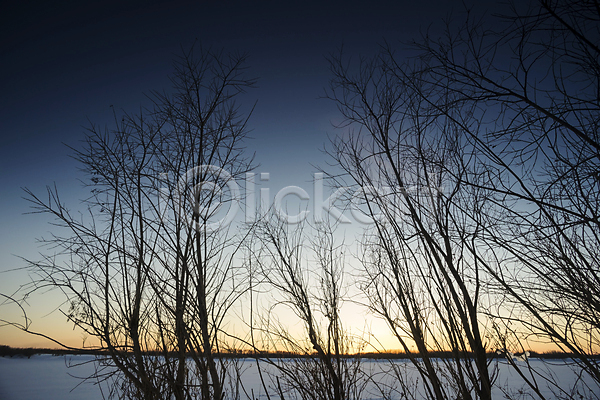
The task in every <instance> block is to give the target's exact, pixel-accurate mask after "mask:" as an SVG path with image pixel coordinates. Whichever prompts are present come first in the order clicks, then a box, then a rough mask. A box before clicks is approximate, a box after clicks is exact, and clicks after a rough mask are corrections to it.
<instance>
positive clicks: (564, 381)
mask: <svg viewBox="0 0 600 400" xmlns="http://www.w3.org/2000/svg"><path fill="white" fill-rule="evenodd" d="M91 360H93V357H91V356H67V357H63V356H60V357H57V356H50V355H38V356H33V357H31V358H9V357H0V399H2V400H24V399H28V400H38V399H40V400H42V399H44V400H54V399H66V400H68V399H86V400H96V399H102V398H103V393H102V392H101V391H100V388H99V387H98V386H97V385H94V384H93V383H90V382H83V381H82V378H84V377H86V376H89V375H90V374H91V373H92V372H93V371H94V363H92V362H90V361H91ZM529 362H530V365H531V366H532V367H533V368H534V369H536V370H538V371H540V372H543V373H544V376H550V377H551V379H552V380H553V381H555V382H557V383H560V386H561V388H563V389H565V390H566V389H567V388H570V387H571V386H572V385H573V383H575V381H576V379H577V378H576V374H575V373H574V372H573V371H572V370H571V368H570V367H569V366H568V365H566V364H565V361H564V360H545V361H541V360H535V359H531V360H529ZM391 363H393V365H394V366H395V367H398V368H400V370H402V371H404V373H405V376H411V375H413V374H414V373H415V371H414V368H412V366H411V365H410V363H409V362H408V361H404V360H398V361H393V362H392V361H388V360H364V361H363V368H364V370H365V371H369V376H371V377H372V382H371V383H369V384H368V387H367V389H366V390H365V393H364V398H365V399H377V398H381V394H379V395H378V393H377V389H376V386H377V385H381V386H382V387H383V386H386V387H389V385H390V384H392V385H393V383H394V379H392V378H391V376H390V375H389V374H388V373H387V372H386V371H389V369H390V365H391ZM519 364H520V365H521V366H525V363H523V362H519ZM243 365H244V368H243V370H244V374H243V377H242V380H243V383H244V387H245V389H246V391H247V392H248V393H249V394H250V393H253V394H254V396H255V397H258V398H265V397H264V396H263V395H262V391H261V389H260V381H259V379H258V374H257V368H256V363H255V361H254V360H251V359H248V360H244V363H243ZM261 365H263V363H261ZM69 366H70V367H69ZM266 368H267V369H268V368H269V367H266ZM271 368H272V367H271ZM498 371H499V376H498V379H497V381H496V388H495V389H494V398H497V399H503V398H506V397H505V393H503V391H502V390H501V389H500V388H501V387H502V388H504V389H505V390H506V389H508V391H509V392H510V393H511V394H512V395H513V396H514V398H523V392H521V390H522V389H525V385H524V382H523V379H522V378H520V377H519V376H518V374H517V373H516V372H515V371H514V370H513V369H512V368H511V367H509V366H508V365H507V364H506V362H500V363H499V364H498ZM415 377H416V375H415ZM538 381H541V380H540V378H539V377H538ZM587 383H590V382H587ZM541 386H542V387H544V388H545V389H544V390H543V394H544V395H545V396H547V397H548V398H554V397H555V396H554V395H553V393H552V391H551V390H549V389H548V388H546V385H544V384H543V383H542V384H541ZM595 389H596V390H597V389H598V388H597V386H596V387H595ZM595 389H593V391H594V392H596V393H598V392H597V391H596V390H595ZM573 394H575V393H573ZM511 397H512V396H511ZM574 397H577V398H578V397H579V396H578V395H576V394H575V396H574ZM585 397H587V396H584V398H585ZM528 398H531V397H528Z"/></svg>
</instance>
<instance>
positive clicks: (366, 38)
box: [0, 0, 486, 346]
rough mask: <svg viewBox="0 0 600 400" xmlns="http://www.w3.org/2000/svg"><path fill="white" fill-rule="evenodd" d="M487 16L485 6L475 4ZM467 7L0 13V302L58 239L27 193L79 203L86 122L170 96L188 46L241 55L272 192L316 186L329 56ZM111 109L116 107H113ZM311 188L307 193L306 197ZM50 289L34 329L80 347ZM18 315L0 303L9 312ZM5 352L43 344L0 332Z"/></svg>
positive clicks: (115, 7)
mask: <svg viewBox="0 0 600 400" xmlns="http://www.w3.org/2000/svg"><path fill="white" fill-rule="evenodd" d="M479 6H480V7H482V8H484V9H485V7H486V5H485V4H484V5H479ZM461 9H462V2H455V3H453V2H448V1H438V0H423V1H419V2H412V1H411V2H404V1H370V2H351V1H344V2H329V3H326V4H324V3H317V2H306V1H304V2H295V3H294V2H283V1H279V2H274V1H264V2H250V1H245V2H232V1H219V2H192V1H189V2H188V1H172V2H162V1H144V2H142V1H134V2H127V1H125V2H119V3H117V2H112V3H111V2H80V1H79V2H75V1H73V2H61V3H60V5H56V4H52V2H13V3H12V4H10V5H8V6H3V11H2V16H1V17H0V32H1V33H0V59H1V60H2V62H1V63H0V70H1V71H0V82H1V83H0V171H1V174H0V184H1V188H2V189H1V191H0V204H1V205H2V207H1V208H0V221H1V224H0V293H12V292H14V291H15V290H16V289H17V288H18V287H19V285H21V284H24V283H27V282H29V279H30V278H29V277H28V275H27V273H26V272H24V271H23V270H20V268H22V267H23V266H24V265H25V262H24V261H22V260H21V259H20V257H25V258H28V257H29V258H36V254H37V253H38V252H39V251H40V248H39V246H38V244H37V243H36V238H38V237H40V236H45V235H47V234H48V232H50V231H51V226H49V225H48V223H47V222H48V220H47V219H46V218H45V217H44V216H40V215H31V214H27V213H28V211H30V210H29V208H28V203H27V201H25V200H24V199H23V196H24V192H23V188H28V189H31V190H32V191H33V192H34V193H38V194H43V193H44V190H45V187H46V185H54V184H56V186H57V187H58V189H59V191H60V193H61V194H62V197H63V199H64V200H66V201H67V203H70V204H74V205H75V206H76V205H77V204H78V199H79V198H81V196H82V193H83V192H82V187H81V183H80V181H79V179H81V178H82V177H83V176H82V174H81V173H80V172H79V171H78V165H77V163H76V162H75V161H74V160H73V159H71V158H70V157H69V156H70V154H72V151H71V150H70V149H69V147H68V146H71V147H77V146H78V145H79V143H80V141H81V140H82V139H83V138H84V134H85V129H86V128H87V127H89V126H90V123H94V124H98V125H100V126H104V125H106V124H110V122H111V118H112V114H111V113H112V110H113V108H114V109H116V110H118V112H119V111H120V110H124V111H127V112H136V111H137V110H139V109H140V106H143V105H147V104H148V99H147V97H146V94H147V93H149V92H150V91H151V90H163V89H168V88H169V80H168V75H169V73H171V72H172V60H173V57H174V56H175V55H179V54H181V48H184V49H186V48H189V47H190V46H191V45H192V44H194V43H200V44H201V45H202V46H205V47H212V48H223V49H224V50H225V51H227V52H235V51H243V52H247V53H248V55H249V62H248V65H249V67H250V75H253V76H256V77H258V79H259V80H258V85H257V86H258V87H257V88H256V89H253V90H252V91H250V92H249V93H248V95H247V96H246V97H245V98H246V99H247V101H251V102H253V101H257V106H256V109H255V112H254V114H253V116H252V118H251V120H250V125H249V126H250V128H251V129H252V132H251V135H250V136H251V137H252V138H253V139H252V140H250V141H249V142H248V143H247V144H248V149H249V151H254V152H255V153H256V161H257V163H258V164H259V167H258V168H257V170H256V172H257V173H261V172H268V173H270V179H271V180H270V182H269V183H270V184H271V185H273V186H272V193H275V191H276V190H278V188H281V187H284V186H287V185H297V186H300V187H303V188H304V187H306V188H307V191H310V190H311V189H312V177H313V175H312V174H313V173H314V172H316V171H317V168H316V167H315V166H319V165H320V166H325V165H326V164H327V157H326V156H325V155H324V154H323V152H322V149H323V147H324V145H325V143H326V142H327V140H328V139H327V138H328V136H332V135H334V134H335V133H336V130H335V128H334V127H333V125H332V122H335V121H336V119H337V118H339V116H338V114H337V111H336V108H335V105H334V104H333V103H332V102H330V101H328V100H325V99H323V98H322V95H323V94H324V88H325V87H326V86H327V84H328V79H329V71H328V66H327V60H326V57H327V55H328V54H331V53H335V52H336V51H337V50H339V48H340V46H342V45H343V46H344V49H345V51H347V52H348V53H349V54H354V55H359V54H367V55H368V54H372V53H373V52H374V51H376V49H377V46H378V44H379V43H382V42H383V41H384V40H387V41H388V42H390V43H395V42H399V41H406V40H409V39H410V38H412V37H416V36H418V35H419V34H420V33H422V32H425V31H426V30H427V29H431V30H432V31H435V29H437V28H438V27H440V26H441V22H442V19H443V18H444V17H447V16H449V15H450V14H451V12H452V11H453V10H454V11H455V12H456V10H461ZM111 106H112V107H113V108H111ZM311 193H312V192H311ZM59 305H60V297H58V296H56V295H55V294H52V293H49V294H45V295H39V296H37V297H36V298H32V299H31V303H30V304H29V306H28V307H27V311H28V313H29V316H30V317H31V318H32V319H33V322H34V324H33V325H32V328H33V329H34V330H38V331H43V332H45V333H48V334H50V335H56V336H58V337H61V338H64V340H65V341H66V342H68V343H71V344H75V345H79V344H80V340H81V339H80V334H79V333H77V332H73V331H72V326H70V325H69V324H67V323H66V321H65V318H64V317H62V316H61V315H60V314H58V313H56V312H55V311H54V312H53V310H55V309H56V307H58V306H59ZM16 311H17V310H16V309H14V307H12V308H11V307H10V306H7V305H4V306H1V307H0V314H2V317H7V318H8V317H11V318H12V317H15V316H16V315H17V314H16ZM0 344H8V345H12V346H48V345H50V344H49V342H47V341H45V340H42V339H40V338H37V337H34V336H29V335H24V334H23V333H21V332H19V331H18V330H16V329H15V328H11V327H0Z"/></svg>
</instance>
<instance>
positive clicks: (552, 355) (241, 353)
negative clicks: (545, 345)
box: [0, 345, 600, 360]
mask: <svg viewBox="0 0 600 400" xmlns="http://www.w3.org/2000/svg"><path fill="white" fill-rule="evenodd" d="M40 354H50V355H53V356H65V355H97V356H100V355H109V353H108V351H107V350H105V349H93V348H89V349H45V348H32V347H26V348H23V347H10V346H4V345H0V357H31V356H34V355H40ZM145 354H146V355H152V356H160V355H164V354H163V353H162V352H158V351H147V352H146V353H145ZM429 354H430V356H431V357H434V358H456V354H455V353H453V352H451V351H435V352H430V353H429ZM169 355H170V353H169ZM173 355H175V353H174V352H173ZM216 356H217V357H226V358H256V357H258V358H309V357H315V356H316V354H298V353H291V352H285V351H283V352H253V351H248V350H231V351H225V352H221V353H218V354H217V355H216ZM411 356H413V357H415V356H416V357H417V358H418V354H416V353H412V354H411V353H405V352H389V351H388V352H380V353H376V352H372V353H361V354H348V355H346V356H345V357H348V358H355V357H360V358H365V359H384V360H403V359H410V358H411ZM471 356H472V355H471V354H470V353H462V354H460V355H459V357H460V358H470V357H471ZM516 356H519V354H516ZM572 356H573V355H572V354H571V353H563V352H558V351H550V352H544V353H538V352H535V351H529V358H543V359H567V358H572ZM489 357H490V358H505V355H503V354H497V353H496V352H491V353H489ZM590 358H594V359H600V354H595V355H592V356H590Z"/></svg>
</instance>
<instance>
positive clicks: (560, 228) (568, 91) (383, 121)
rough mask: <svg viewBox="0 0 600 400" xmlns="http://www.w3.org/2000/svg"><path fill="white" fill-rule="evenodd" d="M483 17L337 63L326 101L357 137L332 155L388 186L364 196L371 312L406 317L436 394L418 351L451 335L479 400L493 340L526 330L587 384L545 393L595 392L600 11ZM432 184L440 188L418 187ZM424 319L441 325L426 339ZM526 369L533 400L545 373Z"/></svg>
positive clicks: (393, 322) (370, 182)
mask: <svg viewBox="0 0 600 400" xmlns="http://www.w3.org/2000/svg"><path fill="white" fill-rule="evenodd" d="M487 21H488V20H486V19H484V20H477V19H476V18H474V17H473V16H472V15H468V16H467V18H466V22H465V21H459V22H458V23H456V24H453V23H448V25H447V29H446V30H445V32H444V34H443V35H441V38H440V39H436V40H434V39H432V38H431V37H430V36H426V37H425V38H424V39H422V40H421V41H418V42H415V43H413V50H415V49H416V50H417V52H418V56H416V57H414V58H411V59H409V60H406V59H399V58H398V56H397V55H396V54H395V53H394V51H393V49H392V48H391V46H389V45H387V46H386V47H385V48H384V49H383V50H382V51H381V52H380V53H379V54H378V55H377V56H376V57H374V58H373V59H363V60H362V62H361V63H360V65H359V66H358V67H357V68H355V69H352V65H351V64H348V63H347V62H346V60H344V59H342V58H334V59H333V60H332V69H333V73H334V79H333V81H332V90H331V91H330V93H329V96H330V97H331V98H333V99H334V100H335V101H336V102H337V103H338V105H339V107H340V111H341V112H342V114H343V115H344V116H345V117H346V121H347V122H348V125H347V126H346V127H347V129H351V128H352V127H359V129H360V130H359V131H357V132H356V133H354V134H349V135H348V136H347V137H344V138H343V139H341V140H339V141H337V142H336V143H335V146H334V151H333V156H334V157H335V158H336V160H337V161H338V163H339V165H341V166H342V167H343V168H344V169H345V171H346V172H347V173H348V174H349V175H350V176H351V178H352V180H353V181H354V182H355V183H356V184H357V185H359V186H362V187H371V186H374V187H382V186H389V187H391V188H392V190H391V192H390V193H387V194H385V195H383V194H382V193H381V192H379V193H377V192H375V194H373V191H370V192H369V191H367V195H365V196H364V197H363V200H364V202H365V204H366V207H367V208H368V211H369V212H370V214H371V215H373V216H375V214H377V211H378V210H380V211H381V213H382V215H383V218H382V220H381V221H382V222H377V223H376V224H375V233H374V235H373V237H374V240H373V241H371V242H369V243H368V245H369V246H368V248H371V249H374V250H373V255H372V256H371V257H370V258H371V260H367V261H368V262H370V264H371V265H372V267H371V269H370V271H372V272H370V274H371V276H372V277H373V279H374V282H375V283H373V284H372V285H370V286H367V287H368V288H371V290H373V291H374V293H376V294H377V297H375V298H376V299H377V300H378V301H377V302H376V303H375V307H374V308H375V310H376V312H378V313H379V314H381V315H382V316H383V317H384V318H385V319H387V320H388V323H389V324H390V326H391V327H398V322H397V321H401V325H402V326H401V330H400V332H401V334H399V335H398V336H399V340H400V342H401V343H402V342H403V340H404V339H403V337H408V338H410V340H411V341H414V342H416V346H417V349H418V350H419V353H420V354H419V361H418V362H419V363H423V367H422V371H423V372H422V375H423V377H424V379H425V380H426V382H430V384H431V393H433V394H431V396H432V397H434V396H435V397H438V398H439V397H444V396H445V395H446V394H445V393H443V392H442V393H441V394H440V393H439V392H441V390H440V391H437V389H436V388H439V387H441V386H442V384H441V382H442V381H443V380H442V379H437V377H439V373H438V374H437V375H434V374H433V371H434V368H433V366H430V365H428V364H427V363H428V362H427V355H426V352H425V351H428V350H429V349H428V348H427V344H428V343H430V342H431V341H438V342H439V341H440V339H441V338H446V337H448V338H449V339H450V338H456V339H458V343H461V342H464V344H466V345H467V346H464V347H460V346H459V348H461V349H463V350H467V351H471V352H472V354H473V356H474V358H475V359H476V360H480V361H478V362H476V363H475V364H476V366H477V374H475V375H473V374H471V373H470V372H465V374H464V376H465V377H469V378H472V377H476V382H479V383H478V384H477V385H475V387H480V390H479V391H474V393H475V394H477V396H478V397H479V396H481V397H488V396H489V391H488V390H487V388H488V384H489V383H490V382H491V381H490V380H488V379H487V378H486V375H485V368H484V362H483V360H485V358H486V356H485V351H486V350H487V349H489V347H486V346H484V345H480V343H481V344H483V343H484V339H485V338H486V336H488V335H490V340H494V341H497V343H498V345H500V346H501V350H502V351H505V352H507V353H511V352H515V351H516V350H519V349H518V347H519V346H520V347H521V350H525V347H524V346H526V344H524V342H523V340H524V339H525V338H527V337H535V338H537V339H538V340H546V341H547V342H549V343H553V344H555V345H557V346H558V347H559V348H560V349H563V350H565V351H568V352H570V353H572V354H573V356H574V359H575V361H576V363H577V365H578V366H579V368H580V369H579V370H578V371H577V373H578V374H579V373H580V372H583V373H584V374H585V375H586V376H587V377H589V378H591V379H592V381H594V382H595V383H594V384H593V385H592V386H589V380H587V378H586V379H582V380H579V381H578V382H577V386H576V387H575V388H562V387H560V386H558V385H554V390H555V395H556V396H561V397H570V396H572V393H575V392H577V391H578V390H579V391H580V393H581V394H582V395H585V396H590V397H595V396H597V395H596V394H595V393H597V385H598V382H600V381H599V380H598V363H597V360H596V359H595V357H594V354H596V353H597V351H598V344H599V342H598V333H599V331H598V318H597V315H598V298H599V296H598V295H599V293H598V290H597V288H598V287H600V286H599V285H598V283H599V282H598V279H599V277H600V267H599V265H598V248H599V243H598V227H599V226H598V221H599V218H598V210H599V207H598V205H599V204H598V184H599V183H600V181H599V180H598V174H597V171H598V169H599V165H598V160H599V153H598V150H599V149H600V146H599V136H598V118H599V115H600V114H599V112H598V111H599V109H598V104H599V97H598V93H600V91H599V90H598V84H599V79H598V77H599V76H600V75H599V73H598V72H599V71H600V68H599V65H600V64H599V62H598V60H599V56H600V51H599V49H598V46H597V43H598V39H599V34H600V29H599V25H598V23H599V21H600V13H599V12H598V7H597V4H596V3H595V2H587V1H577V2H563V1H546V0H541V1H539V2H532V3H527V4H518V5H514V6H512V9H511V10H510V13H509V16H508V17H505V18H504V21H505V22H506V23H507V24H508V25H507V27H506V28H505V29H501V30H499V31H497V32H493V31H491V30H490V29H489V27H490V26H494V25H492V24H488V23H487ZM495 26H498V25H495ZM432 187H434V188H435V187H442V189H443V190H441V191H440V192H439V193H437V194H434V195H429V194H427V193H423V192H427V191H429V192H430V193H431V189H427V190H425V191H424V190H423V188H432ZM395 265H398V266H395ZM395 269H397V270H398V273H394V274H392V273H391V272H392V271H395ZM390 276H393V277H394V279H390V278H389V277H390ZM396 276H397V277H396ZM416 282H419V283H420V284H417V283H416ZM421 282H422V283H421ZM436 283H438V284H437V285H436ZM442 283H443V284H444V285H445V287H444V285H442ZM445 293H446V294H445ZM455 293H456V294H455ZM457 295H459V296H457ZM486 295H487V297H488V298H489V300H487V302H486V303H484V304H485V306H484V304H482V296H483V297H485V296H486ZM425 299H427V300H428V301H425ZM436 299H439V302H438V301H436ZM392 301H396V302H398V305H397V309H398V310H399V311H398V312H397V313H396V314H394V313H391V311H392V310H393V308H392V307H390V304H391V305H394V303H393V302H392ZM436 303H437V304H441V305H442V308H441V309H440V308H439V307H440V306H436ZM451 310H452V312H451ZM432 316H435V318H433V317H432ZM465 316H466V317H467V318H465ZM432 318H433V320H434V321H436V320H437V321H440V322H439V324H440V325H441V326H443V327H444V329H441V330H440V329H435V332H433V331H431V328H430V326H431V322H430V321H432ZM488 318H489V319H488ZM490 319H491V321H490ZM486 321H488V322H486ZM490 322H491V323H493V324H494V325H492V326H491V328H493V329H486V326H487V327H488V328H490V326H489V325H486V324H489V323H490ZM419 323H420V324H421V325H419ZM421 326H426V328H422V327H421ZM478 326H479V328H478ZM426 331H429V333H430V334H431V336H426V335H424V334H423V332H426ZM494 332H495V333H494ZM402 335H406V336H402ZM446 335H447V336H446ZM507 336H510V337H511V339H507ZM426 337H429V342H428V340H426V339H425V338H426ZM434 337H435V338H437V339H433V338H434ZM461 338H464V340H463V339H461ZM456 339H451V340H447V341H446V342H445V343H443V345H442V347H443V348H448V349H452V348H453V343H454V342H456ZM419 342H421V343H419ZM507 343H514V344H515V346H517V348H516V349H515V348H511V349H508V348H506V347H505V346H506V344H507ZM457 365H459V364H458V363H457ZM513 365H514V363H513ZM418 368H421V367H418ZM456 368H457V369H458V367H456ZM451 376H452V378H453V379H454V378H455V377H460V376H461V375H457V374H455V373H452V374H451ZM522 376H524V377H525V378H527V379H526V380H527V381H528V383H529V384H530V386H531V387H532V389H533V391H534V393H535V395H537V396H538V397H543V394H542V393H541V391H540V384H539V383H536V377H537V378H543V376H541V374H540V372H539V371H531V370H530V371H527V376H525V375H522ZM436 379H437V381H436ZM461 380H462V377H461V378H459V380H458V381H456V385H457V386H456V387H459V388H460V387H461V385H462V383H461ZM542 380H543V379H542ZM465 381H466V382H469V380H468V379H465ZM548 381H549V380H547V382H548ZM471 382H474V381H471ZM594 385H596V386H594ZM467 389H468V387H467ZM427 390H429V389H427ZM459 393H461V396H464V394H465V393H466V392H464V390H462V389H461V391H459Z"/></svg>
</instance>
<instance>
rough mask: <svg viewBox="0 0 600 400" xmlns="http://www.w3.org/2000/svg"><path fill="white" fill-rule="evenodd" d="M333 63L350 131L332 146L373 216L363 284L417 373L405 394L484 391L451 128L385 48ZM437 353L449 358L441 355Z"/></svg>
mask: <svg viewBox="0 0 600 400" xmlns="http://www.w3.org/2000/svg"><path fill="white" fill-rule="evenodd" d="M331 69H332V72H333V75H334V78H333V79H332V83H331V90H330V92H329V93H328V95H329V97H330V98H331V99H332V100H334V101H335V102H336V103H337V104H338V108H339V110H340V112H341V113H342V115H343V116H344V117H345V123H344V125H343V126H344V127H345V128H346V129H347V131H348V132H347V134H342V136H341V137H340V138H339V139H338V140H336V141H335V142H334V143H333V150H332V152H331V154H332V156H333V158H334V159H335V160H336V161H337V164H338V165H339V166H341V167H342V168H343V170H344V171H345V172H346V173H347V175H348V176H349V177H350V178H351V180H352V182H353V183H354V185H355V188H356V191H355V192H356V193H359V194H360V196H355V197H354V199H353V201H354V202H355V205H357V204H360V205H361V206H362V208H363V210H364V211H365V212H366V213H367V215H369V216H370V217H371V218H372V220H373V228H372V230H371V231H370V233H368V234H367V235H366V236H365V241H364V243H363V245H364V249H363V251H362V253H363V254H364V257H363V265H364V270H365V274H366V276H365V277H366V279H365V282H364V285H363V286H364V290H365V291H366V293H367V296H368V298H369V299H371V303H370V308H371V309H372V311H374V312H375V313H376V314H377V315H379V316H380V317H382V318H383V319H384V320H385V321H386V322H387V323H388V325H389V327H390V329H391V330H392V332H393V334H394V335H395V336H396V338H397V339H398V341H399V344H400V345H401V346H402V348H403V349H404V350H405V352H406V353H407V354H408V355H409V356H410V359H411V361H412V362H413V364H414V365H415V367H416V369H417V370H418V372H419V374H420V376H421V377H422V388H421V389H422V392H419V393H414V392H413V393H405V395H409V396H412V397H415V398H420V397H421V396H423V397H425V398H436V399H443V398H454V397H460V398H471V397H473V396H475V397H477V398H484V399H485V398H490V397H491V388H492V383H493V374H490V372H489V369H488V367H489V363H490V360H489V359H488V355H487V352H488V347H487V344H486V327H485V324H484V321H482V315H481V313H480V310H481V307H482V302H483V301H484V300H485V299H482V296H481V294H482V293H481V291H482V287H483V286H484V282H483V281H482V279H481V276H480V266H479V264H478V262H477V259H476V254H473V252H472V250H471V249H470V248H469V246H467V245H465V242H468V241H470V240H471V238H472V237H473V235H474V234H475V233H474V232H473V231H472V230H471V228H472V227H471V225H470V224H469V222H468V221H466V220H465V219H464V218H463V217H462V216H461V214H462V212H463V211H462V210H461V209H459V208H458V206H457V202H456V199H457V198H460V197H463V196H465V195H464V193H463V192H462V190H461V188H460V186H459V180H457V179H456V177H455V176H454V175H453V174H452V173H455V172H457V171H461V170H460V167H461V166H460V158H461V157H462V150H461V143H460V139H459V137H458V135H457V134H456V131H455V127H454V125H453V124H451V123H449V121H448V120H447V119H444V118H438V117H437V116H436V115H431V114H429V107H428V105H427V104H426V103H425V102H424V101H423V100H422V97H421V96H425V95H426V94H425V93H424V92H421V93H415V92H416V90H415V88H414V87H413V86H412V85H411V84H408V83H407V82H406V81H405V79H404V77H401V76H399V75H398V74H396V73H395V72H394V71H393V70H392V69H390V68H389V60H388V59H386V58H384V55H382V56H380V57H375V58H373V59H361V61H360V62H359V63H358V65H351V64H349V63H348V62H347V61H346V60H345V59H344V58H343V56H339V57H334V58H332V59H331ZM419 90H426V88H425V87H423V88H419ZM448 171H451V172H452V173H450V172H448ZM464 172H465V173H466V172H467V171H464ZM357 200H358V201H357ZM483 297H485V296H483ZM484 304H485V303H484ZM413 346H415V347H416V350H417V353H413V352H412V351H411V349H412V347H413ZM440 351H450V352H451V354H452V357H451V358H450V359H445V360H439V359H437V353H436V352H440ZM471 361H472V362H471Z"/></svg>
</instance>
